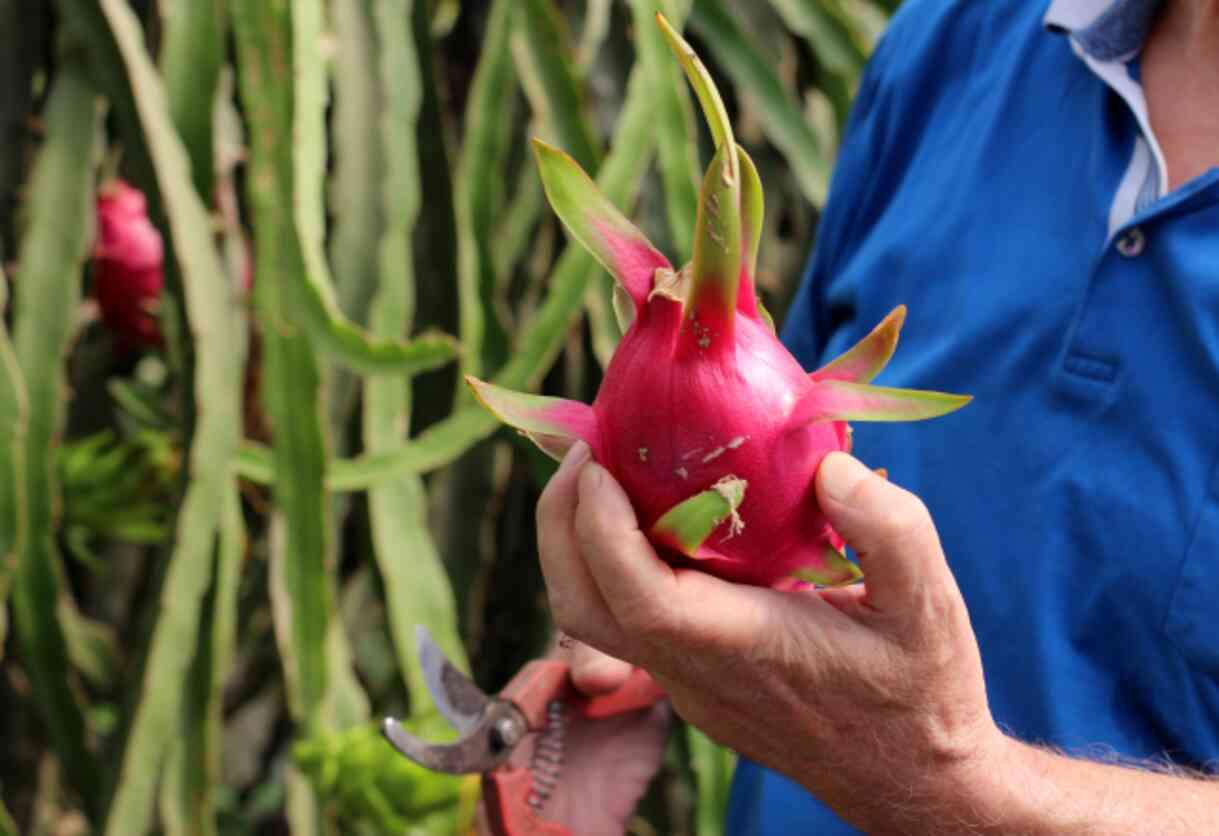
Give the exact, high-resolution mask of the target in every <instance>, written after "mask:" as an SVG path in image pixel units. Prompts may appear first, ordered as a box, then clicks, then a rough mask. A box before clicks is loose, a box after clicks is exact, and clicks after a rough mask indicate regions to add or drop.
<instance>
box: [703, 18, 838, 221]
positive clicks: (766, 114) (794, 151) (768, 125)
mask: <svg viewBox="0 0 1219 836" xmlns="http://www.w3.org/2000/svg"><path fill="white" fill-rule="evenodd" d="M690 23H691V24H692V25H693V26H694V28H695V29H696V30H697V31H698V33H699V35H701V36H702V39H703V42H704V43H706V44H707V48H708V49H709V50H711V52H712V53H713V54H714V55H715V57H716V59H717V61H718V62H719V64H720V65H722V66H723V67H724V70H725V71H726V72H727V73H728V75H729V76H730V77H731V78H732V79H733V81H735V82H736V84H737V85H738V87H739V88H740V90H741V91H742V92H744V93H746V94H748V95H749V96H751V97H752V98H753V101H754V102H755V103H756V105H757V107H758V110H759V112H760V114H761V119H760V120H759V121H760V123H761V126H762V130H763V132H765V134H766V136H767V137H768V138H769V139H770V141H771V142H773V143H774V144H775V146H776V147H777V148H778V149H779V150H780V151H781V152H782V153H783V156H784V157H785V158H786V160H787V163H788V165H790V166H791V168H792V172H793V173H794V174H795V175H796V179H797V180H798V181H799V183H800V187H801V189H802V190H803V191H804V195H805V197H807V198H808V199H809V201H811V202H812V204H813V205H814V206H821V205H822V204H823V203H824V202H825V194H826V190H827V188H828V185H829V174H830V164H829V161H828V160H827V159H826V157H825V154H824V153H823V152H822V149H821V147H820V145H819V143H818V142H817V135H816V134H815V133H813V130H812V128H811V127H810V126H809V124H808V123H807V122H806V121H805V119H804V114H803V113H802V112H801V110H800V107H799V106H798V105H797V104H796V103H795V102H794V101H793V100H792V98H791V96H790V95H789V94H788V93H787V91H786V90H785V89H784V87H783V84H782V82H780V81H779V77H778V76H777V75H775V72H774V70H773V69H772V68H771V62H770V61H769V60H768V59H767V58H766V56H765V55H764V54H763V52H762V51H761V50H760V49H759V48H758V47H757V46H756V45H755V44H753V43H752V42H750V40H749V38H748V37H747V36H746V35H745V33H744V31H743V30H742V29H741V27H740V26H739V25H738V24H737V22H736V21H735V20H734V19H733V16H732V13H730V12H729V11H728V9H727V7H725V5H724V4H723V2H722V0H697V2H696V3H695V4H694V11H693V13H692V14H691V15H690Z"/></svg>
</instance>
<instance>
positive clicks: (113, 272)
mask: <svg viewBox="0 0 1219 836" xmlns="http://www.w3.org/2000/svg"><path fill="white" fill-rule="evenodd" d="M96 211H97V239H96V241H95V243H94V245H93V295H94V296H95V297H96V299H97V306H98V308H99V309H100V310H101V316H102V322H103V323H105V325H106V327H107V329H109V330H110V332H111V333H113V334H114V335H115V337H116V338H117V339H118V341H119V343H120V344H121V345H122V346H123V347H124V348H127V349H134V348H140V347H149V346H157V345H160V344H161V329H160V327H159V326H158V324H157V318H156V314H155V312H154V310H155V306H156V304H157V302H158V300H159V299H160V296H161V285H162V282H163V270H162V268H163V266H164V250H163V246H162V243H161V233H159V232H158V231H157V228H156V227H155V226H153V225H152V221H150V220H149V219H148V207H147V204H146V202H145V199H144V194H143V193H142V192H141V191H140V190H139V189H136V188H133V187H131V186H129V185H128V184H127V183H125V182H123V181H122V180H113V181H111V182H109V183H106V184H105V185H103V186H102V187H101V188H100V189H99V190H98V195H97V207H96Z"/></svg>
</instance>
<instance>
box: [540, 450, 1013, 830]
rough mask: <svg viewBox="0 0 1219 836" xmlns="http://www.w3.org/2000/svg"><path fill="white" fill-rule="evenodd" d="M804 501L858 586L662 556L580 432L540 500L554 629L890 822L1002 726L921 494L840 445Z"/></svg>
mask: <svg viewBox="0 0 1219 836" xmlns="http://www.w3.org/2000/svg"><path fill="white" fill-rule="evenodd" d="M817 498H818V501H819V503H820V504H821V507H822V509H823V510H824V512H825V513H826V515H827V516H828V517H829V518H830V520H831V521H832V522H833V524H834V526H835V527H836V528H837V529H838V531H839V532H841V533H842V535H843V536H844V537H845V538H846V540H847V542H848V543H850V544H851V545H852V546H853V547H854V548H855V550H856V552H857V553H858V554H859V557H860V562H861V563H862V565H863V570H864V573H865V576H866V579H867V581H866V586H856V587H850V588H845V589H840V590H832V591H823V592H814V591H811V590H810V591H805V592H778V591H775V590H769V589H760V588H756V587H746V586H739V585H734V584H730V583H727V582H725V581H722V580H719V579H717V578H714V577H712V576H710V575H707V574H704V573H701V572H698V571H692V570H681V569H673V568H672V567H670V566H669V565H668V564H666V563H664V562H663V561H661V560H660V559H659V558H658V557H657V556H656V553H655V552H654V550H653V549H652V547H651V545H650V544H649V543H648V541H647V539H646V538H645V537H644V535H643V533H642V532H641V531H640V530H639V528H638V525H637V522H636V518H635V514H634V511H633V510H632V508H631V505H630V502H629V500H628V499H627V497H626V495H625V494H624V493H623V491H622V489H621V488H620V487H619V486H618V484H617V483H616V482H615V481H614V480H613V479H612V478H611V477H610V475H609V474H608V473H607V472H606V471H605V470H604V469H603V468H601V467H599V466H598V465H596V464H595V463H592V462H589V461H588V451H587V448H586V447H584V446H583V445H581V446H579V447H578V448H576V449H575V450H573V452H572V453H571V454H569V456H568V457H567V459H566V460H565V461H564V463H563V466H562V468H560V470H559V472H558V473H557V474H556V476H555V477H554V478H553V479H552V480H551V482H550V484H549V486H548V487H547V489H546V492H545V493H544V495H543V497H542V500H541V502H540V504H539V506H538V535H539V541H540V547H541V557H542V568H543V571H544V573H545V576H546V584H547V588H548V592H549V596H550V604H551V607H552V609H553V612H554V617H555V619H556V621H557V622H558V624H559V625H560V627H562V629H563V630H565V631H566V632H567V633H569V634H570V635H572V636H574V637H575V638H577V639H580V640H582V641H585V642H587V643H589V644H591V645H593V646H594V647H597V648H600V649H601V650H604V651H605V652H607V653H609V654H612V655H613V656H615V657H618V658H621V659H626V660H629V661H630V662H632V663H634V664H638V665H641V666H643V667H645V668H646V669H647V670H649V671H650V672H651V673H652V674H653V676H655V678H656V679H657V681H658V682H659V683H660V684H661V685H662V686H663V687H664V688H665V689H666V690H667V691H668V693H669V695H670V697H671V698H672V701H673V705H674V707H675V708H676V709H677V711H678V713H680V714H681V715H682V716H683V717H684V718H685V719H686V720H688V721H689V722H691V723H693V724H694V725H696V726H698V727H699V728H701V729H703V730H704V731H705V732H707V733H708V734H710V735H711V736H712V737H713V738H715V739H716V740H718V741H719V742H721V743H723V744H725V745H727V746H730V747H731V748H733V749H735V750H737V751H738V752H740V753H742V754H744V755H746V756H747V757H749V758H752V759H754V760H756V761H758V762H760V763H763V764H765V765H767V766H770V767H771V768H773V769H776V770H778V771H780V772H782V773H784V774H786V775H788V776H790V777H791V778H793V779H795V780H796V781H799V782H800V783H802V784H803V785H804V786H805V787H807V788H808V789H809V790H810V791H811V792H812V793H813V794H815V795H816V796H818V797H819V798H821V799H822V800H824V801H826V802H827V803H829V804H830V805H831V806H833V807H834V808H835V809H836V810H837V811H838V812H839V813H840V814H841V815H843V816H844V817H845V818H847V819H848V820H849V821H851V822H852V823H854V824H856V825H857V826H860V827H863V828H865V829H868V830H873V831H877V830H889V829H893V828H897V829H901V828H902V827H903V826H905V825H904V824H903V821H902V819H903V817H904V816H905V815H906V813H907V812H908V813H909V815H910V817H912V818H914V817H917V818H922V817H923V815H924V814H926V813H927V812H928V809H927V808H929V807H938V806H940V805H941V804H943V803H946V801H945V799H948V798H955V797H956V796H957V790H959V788H960V787H961V786H962V785H967V784H969V783H970V782H971V781H973V780H975V778H976V776H977V775H978V773H979V771H980V770H983V769H985V768H986V765H987V764H989V763H990V759H991V757H992V754H993V753H994V752H995V751H996V750H997V748H998V747H999V746H1000V744H1001V742H1002V741H1003V736H1002V735H1001V734H1000V733H999V731H998V730H997V728H996V726H995V724H994V723H993V721H992V720H991V717H990V713H989V710H988V708H987V703H986V692H985V687H984V684H983V680H982V667H981V662H980V660H979V656H978V649H977V645H976V642H975V640H974V637H973V633H972V630H971V628H970V625H969V617H968V615H967V613H966V610H965V606H964V603H963V602H962V600H961V596H960V593H959V592H958V590H957V587H956V584H955V582H954V580H953V578H952V575H951V573H950V572H949V570H948V566H947V564H946V562H945V560H944V554H943V552H942V550H941V548H940V544H939V540H938V538H937V536H936V533H935V529H934V527H933V526H932V523H931V519H930V517H929V516H928V514H927V511H926V509H925V508H924V507H923V505H922V503H921V502H920V501H919V500H918V499H917V498H916V497H914V496H913V495H912V494H910V493H908V492H907V491H904V490H902V489H901V488H899V487H897V486H896V485H893V484H890V483H888V482H886V481H885V480H884V479H882V478H881V477H879V476H877V475H875V474H873V473H871V472H870V471H869V470H867V469H866V468H865V467H863V465H861V464H860V463H859V462H857V461H856V460H854V459H852V458H850V457H849V456H846V455H841V454H831V455H830V456H828V457H826V459H825V462H824V463H823V464H822V466H821V468H820V471H819V476H818V480H817ZM911 823H912V822H911Z"/></svg>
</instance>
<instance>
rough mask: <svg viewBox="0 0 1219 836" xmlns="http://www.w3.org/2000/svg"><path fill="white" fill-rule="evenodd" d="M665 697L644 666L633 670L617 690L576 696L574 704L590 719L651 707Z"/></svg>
mask: <svg viewBox="0 0 1219 836" xmlns="http://www.w3.org/2000/svg"><path fill="white" fill-rule="evenodd" d="M664 697H665V692H664V691H663V690H661V687H660V686H659V685H657V684H656V680H655V679H652V676H651V674H649V673H648V672H647V671H645V670H644V669H643V668H635V669H634V670H633V671H631V676H630V678H629V679H627V681H626V682H624V683H622V686H621V687H619V688H618V689H617V690H615V691H611V692H610V693H608V694H601V695H599V696H595V697H576V698H575V699H573V700H572V704H573V705H574V706H575V708H576V709H577V710H578V711H579V712H580V713H581V714H583V715H584V716H585V717H587V718H589V719H590V720H599V719H601V718H602V717H613V716H614V715H615V714H626V713H627V712H628V711H638V710H640V709H641V708H650V707H652V706H653V705H655V704H656V703H658V702H659V701H660V700H662V699H664Z"/></svg>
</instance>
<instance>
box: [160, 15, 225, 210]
mask: <svg viewBox="0 0 1219 836" xmlns="http://www.w3.org/2000/svg"><path fill="white" fill-rule="evenodd" d="M160 10H161V25H162V33H163V34H162V41H161V73H162V76H163V77H164V79H165V94H166V98H167V99H168V100H169V108H170V116H171V117H172V119H173V123H174V126H175V127H176V128H177V129H178V133H179V135H181V137H182V144H183V145H185V146H186V153H187V155H188V156H189V157H190V160H191V171H192V180H193V182H194V184H195V191H196V192H198V193H199V194H200V195H203V196H207V197H209V198H210V197H211V195H212V180H213V179H214V176H213V175H214V172H215V155H214V152H213V142H212V105H213V103H214V98H215V93H216V90H217V89H218V88H219V86H220V71H221V68H222V67H223V65H224V36H225V30H226V28H227V27H226V21H225V14H224V0H163V1H162V3H161V5H160Z"/></svg>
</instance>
